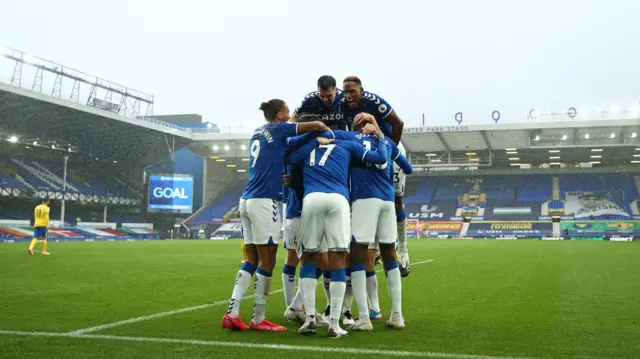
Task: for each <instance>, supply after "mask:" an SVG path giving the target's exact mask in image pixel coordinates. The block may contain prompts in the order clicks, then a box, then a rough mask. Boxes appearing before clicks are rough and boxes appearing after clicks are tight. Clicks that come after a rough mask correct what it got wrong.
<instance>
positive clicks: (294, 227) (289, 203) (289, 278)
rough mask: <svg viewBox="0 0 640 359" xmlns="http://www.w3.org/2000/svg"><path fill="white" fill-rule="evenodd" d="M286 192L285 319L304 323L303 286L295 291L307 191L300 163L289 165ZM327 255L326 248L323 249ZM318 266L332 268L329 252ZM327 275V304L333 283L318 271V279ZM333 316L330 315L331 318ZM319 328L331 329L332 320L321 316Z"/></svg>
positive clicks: (283, 273) (283, 281)
mask: <svg viewBox="0 0 640 359" xmlns="http://www.w3.org/2000/svg"><path fill="white" fill-rule="evenodd" d="M282 184H283V185H284V186H285V187H284V189H285V193H286V211H285V213H286V221H285V226H284V248H285V249H286V250H287V258H286V263H285V265H284V267H283V268H282V287H283V291H284V298H285V305H286V310H285V313H284V317H285V319H287V320H290V321H297V322H299V323H301V324H302V323H304V321H305V314H304V311H303V310H302V291H301V288H300V286H298V290H297V291H296V290H295V289H296V288H295V278H296V268H297V266H298V264H300V261H299V257H300V253H298V243H299V242H300V215H301V214H302V198H303V197H304V188H303V185H302V166H301V165H300V164H296V165H292V164H287V173H286V175H284V176H283V183H282ZM323 250H324V252H326V249H325V248H323ZM323 254H325V255H322V256H321V258H320V262H321V263H318V267H319V268H328V261H327V259H326V253H323ZM323 273H324V284H325V285H324V291H325V295H326V297H327V302H328V303H329V301H330V298H331V296H330V294H329V284H330V273H329V271H323V270H321V269H318V270H317V271H316V277H317V278H320V276H321V275H322V274H323ZM328 317H329V314H328V313H327V318H328ZM316 323H317V325H318V326H328V325H329V322H328V320H325V318H324V317H323V316H318V318H317V321H316Z"/></svg>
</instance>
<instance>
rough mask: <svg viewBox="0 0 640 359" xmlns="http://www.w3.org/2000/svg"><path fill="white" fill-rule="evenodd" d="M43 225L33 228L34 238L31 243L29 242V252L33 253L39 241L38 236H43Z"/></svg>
mask: <svg viewBox="0 0 640 359" xmlns="http://www.w3.org/2000/svg"><path fill="white" fill-rule="evenodd" d="M42 236H43V233H42V227H35V228H34V229H33V239H32V240H31V244H29V254H31V255H33V248H34V247H35V246H36V243H38V238H40V237H42Z"/></svg>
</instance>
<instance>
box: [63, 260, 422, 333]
mask: <svg viewBox="0 0 640 359" xmlns="http://www.w3.org/2000/svg"><path fill="white" fill-rule="evenodd" d="M433 261H434V260H433V259H428V260H425V261H420V262H415V263H411V265H412V266H415V265H418V264H423V263H429V262H433ZM383 271H384V269H378V270H377V271H376V273H379V272H383ZM283 291H284V289H276V290H274V291H272V292H270V293H269V294H276V293H282V292H283ZM251 297H253V294H251V295H246V296H245V297H244V298H242V299H243V300H244V299H247V298H251ZM228 303H229V299H225V300H220V301H217V302H214V303H209V304H202V305H196V306H194V307H187V308H181V309H175V310H170V311H167V312H162V313H156V314H151V315H145V316H143V317H137V318H131V319H126V320H121V321H118V322H113V323H107V324H103V325H97V326H95V327H89V328H84V329H78V330H74V331H72V332H68V333H66V334H69V335H81V334H86V333H91V332H97V331H100V330H105V329H110V328H114V327H119V326H122V325H126V324H133V323H138V322H144V321H146V320H151V319H156V318H162V317H167V316H170V315H174V314H180V313H187V312H192V311H194V310H200V309H206V308H211V307H217V306H220V305H225V304H228Z"/></svg>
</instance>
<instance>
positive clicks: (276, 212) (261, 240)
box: [240, 198, 280, 245]
mask: <svg viewBox="0 0 640 359" xmlns="http://www.w3.org/2000/svg"><path fill="white" fill-rule="evenodd" d="M279 207H280V201H277V200H273V199H269V198H251V199H246V200H245V199H242V200H240V221H241V223H242V234H243V237H244V244H245V245H246V244H255V245H264V244H278V243H280V208H279Z"/></svg>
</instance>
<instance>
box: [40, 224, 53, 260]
mask: <svg viewBox="0 0 640 359" xmlns="http://www.w3.org/2000/svg"><path fill="white" fill-rule="evenodd" d="M40 243H42V249H41V250H40V254H42V255H43V256H48V255H50V254H51V253H49V252H47V228H46V227H44V236H42V238H41V242H40Z"/></svg>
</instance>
